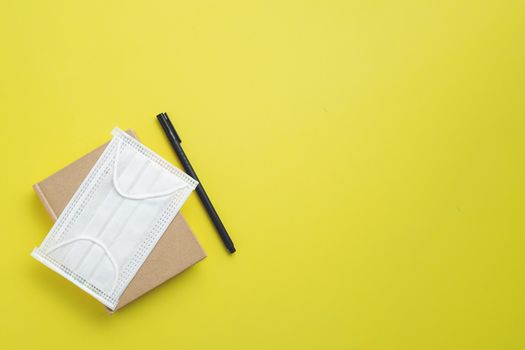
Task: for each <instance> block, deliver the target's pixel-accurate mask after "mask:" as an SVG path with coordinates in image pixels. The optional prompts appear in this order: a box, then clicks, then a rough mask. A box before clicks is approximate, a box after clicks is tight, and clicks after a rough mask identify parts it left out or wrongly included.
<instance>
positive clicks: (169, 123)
mask: <svg viewBox="0 0 525 350" xmlns="http://www.w3.org/2000/svg"><path fill="white" fill-rule="evenodd" d="M161 115H162V117H163V118H164V120H165V121H166V124H167V125H168V128H169V129H170V131H171V132H172V133H173V135H175V138H176V139H177V142H178V143H182V140H181V138H180V137H179V134H177V131H176V130H175V127H174V126H173V124H171V120H170V118H169V117H168V114H167V113H166V112H164V113H161Z"/></svg>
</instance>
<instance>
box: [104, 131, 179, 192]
mask: <svg viewBox="0 0 525 350" xmlns="http://www.w3.org/2000/svg"><path fill="white" fill-rule="evenodd" d="M117 142H118V143H117V151H116V154H115V163H114V165H113V185H114V186H115V190H116V191H117V193H118V194H120V195H121V196H122V197H124V198H127V199H149V198H157V197H164V196H169V195H171V194H173V193H175V192H176V191H178V190H180V189H181V188H184V187H186V186H187V184H185V183H182V184H179V185H177V186H175V187H173V188H169V189H167V190H165V191H160V192H154V193H149V194H148V193H144V194H131V193H126V192H125V191H124V190H122V188H120V185H119V183H118V176H117V169H118V161H119V153H120V149H121V147H122V140H121V139H120V138H118V137H117Z"/></svg>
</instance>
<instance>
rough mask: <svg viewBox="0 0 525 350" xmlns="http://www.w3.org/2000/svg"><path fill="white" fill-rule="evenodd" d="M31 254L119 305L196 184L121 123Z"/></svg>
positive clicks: (109, 303) (110, 303)
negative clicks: (126, 131)
mask: <svg viewBox="0 0 525 350" xmlns="http://www.w3.org/2000/svg"><path fill="white" fill-rule="evenodd" d="M112 134H113V138H112V140H111V142H110V143H109V144H108V146H107V147H106V149H105V150H104V152H103V153H102V155H101V157H100V158H99V160H98V161H97V162H96V164H95V166H94V167H93V169H92V170H91V171H90V173H89V174H88V176H87V177H86V179H84V181H83V182H82V184H81V185H80V187H79V188H78V190H77V192H76V193H75V195H74V196H73V198H72V199H71V201H70V202H69V204H68V205H67V206H66V208H65V209H64V211H63V212H62V215H60V217H59V218H58V220H57V221H56V223H55V225H54V226H53V228H52V229H51V231H50V232H49V233H48V235H47V236H46V238H45V239H44V241H43V242H42V244H41V245H40V247H37V248H35V249H34V250H33V252H32V253H31V255H32V256H33V257H34V258H35V259H37V260H38V261H40V262H42V263H43V264H44V265H46V266H48V267H49V268H51V269H52V270H54V271H56V272H57V273H59V274H61V275H62V276H64V277H65V278H67V279H68V280H70V281H71V282H73V283H74V284H76V285H77V286H78V287H80V288H82V289H83V290H85V291H86V292H88V293H89V294H91V295H92V296H93V297H95V298H96V299H97V300H99V301H100V302H102V303H103V304H104V305H106V306H107V307H108V308H110V309H112V310H114V309H115V307H116V306H117V304H118V301H119V298H120V296H121V295H122V293H123V292H124V290H125V289H126V287H127V286H128V284H129V282H130V281H131V279H132V278H133V277H134V276H135V274H136V273H137V271H138V269H139V268H140V266H141V265H142V264H143V263H144V260H145V259H146V257H147V256H148V255H149V253H150V252H151V250H152V249H153V247H154V246H155V244H156V243H157V242H158V240H159V239H160V237H161V236H162V234H163V233H164V232H165V230H166V228H167V227H168V225H169V224H170V222H171V221H172V220H173V218H174V217H175V215H176V214H177V213H178V211H179V210H180V208H181V206H182V205H183V203H184V202H185V201H186V199H187V198H188V196H189V195H190V193H191V191H193V190H194V189H195V187H196V186H197V184H198V182H197V181H196V180H194V179H193V178H191V177H190V176H188V175H186V174H185V173H184V172H182V171H181V170H179V169H177V168H176V167H174V166H173V165H171V164H170V163H168V162H167V161H166V160H164V159H163V158H161V157H160V156H159V155H157V154H156V153H154V152H153V151H151V150H150V149H149V148H147V147H146V146H144V145H143V144H141V143H140V142H138V141H137V140H135V139H134V138H132V137H130V136H129V135H127V134H126V133H125V132H123V131H122V130H120V129H118V128H115V129H113V131H112Z"/></svg>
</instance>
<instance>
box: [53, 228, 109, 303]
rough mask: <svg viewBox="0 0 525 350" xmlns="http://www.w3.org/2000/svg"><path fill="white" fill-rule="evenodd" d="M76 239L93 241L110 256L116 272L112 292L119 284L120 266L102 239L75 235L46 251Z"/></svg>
mask: <svg viewBox="0 0 525 350" xmlns="http://www.w3.org/2000/svg"><path fill="white" fill-rule="evenodd" d="M76 241H89V242H92V243H94V244H96V245H98V246H99V247H100V248H102V250H103V251H104V254H106V256H107V257H108V259H109V261H110V262H111V264H112V265H113V271H114V272H115V278H114V281H113V285H112V286H111V291H110V293H109V294H112V293H113V290H114V289H115V286H116V284H117V279H118V276H119V268H118V264H117V261H116V260H115V258H113V255H111V253H110V252H109V249H108V247H106V245H105V244H104V243H103V242H102V241H99V240H98V239H96V238H93V237H89V236H80V237H75V238H71V239H68V240H66V241H64V242H61V243H59V244H57V245H56V246H54V247H53V248H51V249H49V250H48V251H47V252H46V254H48V255H49V254H50V253H52V252H54V251H55V250H57V249H58V248H62V247H64V246H66V245H69V244H71V243H74V242H76Z"/></svg>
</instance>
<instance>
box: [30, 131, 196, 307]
mask: <svg viewBox="0 0 525 350" xmlns="http://www.w3.org/2000/svg"><path fill="white" fill-rule="evenodd" d="M127 133H128V134H129V135H131V136H133V137H134V138H137V135H136V134H135V132H134V131H132V130H128V131H127ZM137 139H138V138H137ZM106 145H107V144H104V145H102V146H100V147H98V148H97V149H95V150H94V151H92V152H90V153H88V154H86V155H85V156H83V157H82V158H80V159H78V160H77V161H75V162H73V163H71V164H69V165H68V166H66V167H65V168H63V169H61V170H59V171H57V172H56V173H54V174H53V175H51V176H49V177H48V178H46V179H45V180H42V181H40V182H38V183H37V184H35V185H33V188H34V190H35V192H36V193H37V195H38V198H40V201H41V202H42V204H43V205H44V207H45V208H46V210H47V212H48V213H49V215H50V216H51V218H52V219H53V220H54V221H56V219H57V218H58V216H59V215H60V213H61V212H62V210H64V208H65V207H66V205H67V203H68V202H69V200H70V199H71V198H72V197H73V195H74V194H75V191H76V190H77V188H78V187H79V186H80V184H81V183H82V181H83V180H84V178H85V177H86V176H87V174H88V173H89V171H90V170H91V168H92V167H93V166H94V165H95V163H96V162H97V160H98V158H99V157H100V155H101V154H102V152H103V151H104V148H105V147H106ZM205 257H206V254H205V253H204V251H203V250H202V248H201V246H200V244H199V242H198V241H197V239H196V238H195V236H194V235H193V233H192V231H191V229H190V228H189V226H188V224H187V223H186V220H184V218H183V217H182V214H181V213H179V214H177V216H175V219H173V221H172V222H171V224H170V225H169V226H168V228H167V229H166V232H165V233H164V234H163V235H162V237H161V238H160V240H159V241H158V243H157V245H156V246H155V247H154V248H153V250H152V251H151V253H150V255H149V256H148V257H147V258H146V260H145V261H144V264H143V265H142V266H141V268H140V269H139V270H138V271H137V274H136V275H135V277H134V278H133V279H132V280H131V282H130V283H129V285H128V287H127V288H126V290H125V291H124V293H122V296H121V297H120V300H119V303H118V305H117V307H116V309H115V310H118V309H120V308H121V307H123V306H124V305H127V304H128V303H130V302H132V301H133V300H135V299H137V298H138V297H140V296H141V295H143V294H144V293H146V292H149V291H150V290H152V289H153V288H155V287H157V286H158V285H160V284H162V283H164V282H166V281H167V280H168V279H170V278H172V277H174V276H175V275H178V274H179V273H181V272H182V271H184V270H185V269H187V268H188V267H190V266H192V265H193V264H195V263H197V262H199V261H200V260H202V259H204V258H205Z"/></svg>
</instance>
